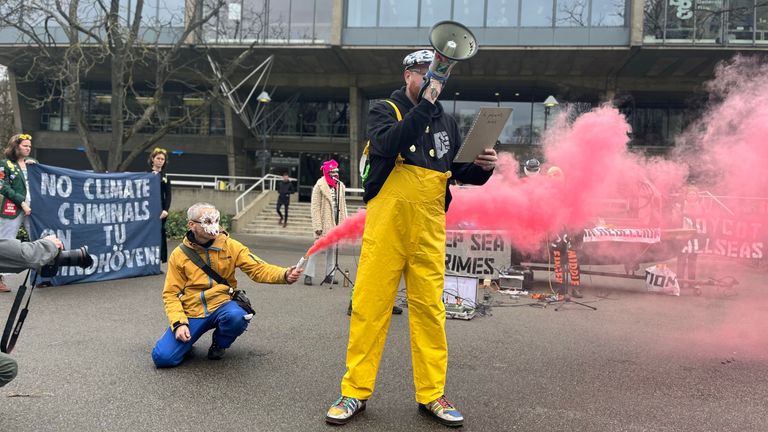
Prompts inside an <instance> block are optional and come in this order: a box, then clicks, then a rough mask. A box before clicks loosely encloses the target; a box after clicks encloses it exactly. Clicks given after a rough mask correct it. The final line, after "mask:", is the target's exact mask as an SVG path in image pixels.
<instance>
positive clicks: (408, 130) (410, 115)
mask: <svg viewBox="0 0 768 432" xmlns="http://www.w3.org/2000/svg"><path fill="white" fill-rule="evenodd" d="M390 100H391V101H392V102H394V103H395V105H397V108H398V109H399V110H400V113H401V114H402V116H403V120H402V121H399V122H398V121H397V116H396V114H395V110H394V109H393V108H392V105H390V104H389V103H387V102H385V101H378V102H375V103H374V104H373V105H371V109H370V111H369V112H368V138H369V139H370V145H369V147H368V152H369V153H368V158H369V160H370V164H371V165H370V170H369V172H368V178H367V179H366V181H365V185H364V186H365V193H364V194H363V200H364V201H365V202H368V201H369V200H371V199H372V198H373V197H375V196H376V195H377V194H378V193H379V191H380V190H381V187H382V186H383V185H384V182H385V181H386V180H387V177H389V173H391V172H392V169H393V168H394V167H395V161H396V160H397V155H398V154H400V155H402V156H403V158H404V159H405V160H404V161H403V163H406V164H410V165H415V166H418V167H421V168H426V169H430V170H434V171H439V172H446V171H451V173H452V176H451V179H455V180H458V181H460V182H462V183H466V184H475V185H481V184H484V183H485V182H486V181H488V179H489V178H490V177H491V174H492V173H493V171H484V170H483V169H482V168H480V167H479V166H477V165H475V164H472V163H453V162H452V161H453V159H454V157H455V156H456V152H458V151H459V147H460V146H461V134H460V133H459V126H458V125H457V124H456V120H455V119H454V118H453V117H452V116H450V115H448V114H446V113H445V112H444V111H443V106H442V105H441V104H440V102H437V103H436V104H435V105H433V104H431V103H430V102H429V101H427V100H426V99H423V100H422V101H421V102H419V104H418V105H415V106H414V105H413V103H412V102H411V100H410V99H408V96H407V95H406V94H405V87H402V88H401V89H400V90H395V91H394V92H393V93H392V95H391V96H390ZM412 146H413V147H412ZM412 150H415V151H412ZM430 150H434V152H433V153H434V155H435V156H434V157H433V156H431V155H430V153H429V151H430ZM450 203H451V191H450V189H448V188H447V186H446V194H445V210H446V211H448V206H449V205H450Z"/></svg>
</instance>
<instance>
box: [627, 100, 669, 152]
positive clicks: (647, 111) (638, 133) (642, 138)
mask: <svg viewBox="0 0 768 432" xmlns="http://www.w3.org/2000/svg"><path fill="white" fill-rule="evenodd" d="M634 117H635V118H634V128H633V135H634V137H635V139H636V140H637V142H638V144H640V145H647V146H661V145H665V144H666V138H667V120H668V117H667V110H666V108H637V110H635V116H634Z"/></svg>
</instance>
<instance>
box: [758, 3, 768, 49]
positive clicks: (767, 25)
mask: <svg viewBox="0 0 768 432" xmlns="http://www.w3.org/2000/svg"><path fill="white" fill-rule="evenodd" d="M755 15H756V16H757V27H756V28H757V31H758V32H759V36H758V37H757V39H758V40H759V41H761V42H768V5H765V6H758V7H757V11H756V13H755Z"/></svg>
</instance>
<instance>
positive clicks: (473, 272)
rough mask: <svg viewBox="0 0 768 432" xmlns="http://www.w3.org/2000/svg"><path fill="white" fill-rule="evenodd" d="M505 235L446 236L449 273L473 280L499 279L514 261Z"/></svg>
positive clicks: (451, 232)
mask: <svg viewBox="0 0 768 432" xmlns="http://www.w3.org/2000/svg"><path fill="white" fill-rule="evenodd" d="M503 234H504V233H503V232H501V231H485V230H448V231H446V233H445V272H446V274H449V275H463V276H473V277H483V278H485V277H490V276H491V275H496V276H493V277H497V276H498V270H499V268H500V267H501V268H505V267H506V266H507V265H508V264H509V261H510V253H511V251H510V243H509V240H507V239H506V238H505V236H504V235H503Z"/></svg>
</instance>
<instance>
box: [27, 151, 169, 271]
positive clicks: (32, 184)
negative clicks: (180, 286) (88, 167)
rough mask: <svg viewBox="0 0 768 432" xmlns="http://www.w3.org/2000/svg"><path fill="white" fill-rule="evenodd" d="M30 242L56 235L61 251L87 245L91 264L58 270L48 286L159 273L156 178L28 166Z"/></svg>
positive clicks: (158, 198) (144, 174)
mask: <svg viewBox="0 0 768 432" xmlns="http://www.w3.org/2000/svg"><path fill="white" fill-rule="evenodd" d="M27 169H28V177H29V188H30V197H31V203H30V207H32V215H31V218H30V222H31V223H30V225H31V227H30V229H31V232H30V238H31V239H38V238H42V237H45V236H47V235H49V234H55V235H56V236H58V237H59V238H60V239H61V240H62V242H64V247H65V249H67V250H69V249H73V248H78V247H80V246H84V245H85V246H88V253H89V254H90V255H91V257H92V258H93V262H94V264H93V266H91V267H90V268H87V269H81V268H78V267H61V268H60V269H59V272H58V273H57V275H56V276H55V277H53V278H51V279H50V282H51V283H52V284H53V285H64V284H68V283H75V282H92V281H102V280H111V279H123V278H128V277H135V276H145V275H153V274H159V273H160V222H161V221H160V212H161V204H160V180H159V177H158V176H155V175H153V174H152V173H114V174H102V173H93V172H85V171H75V170H71V169H66V168H59V167H53V166H50V165H42V164H34V165H29V166H28V168H27Z"/></svg>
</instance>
